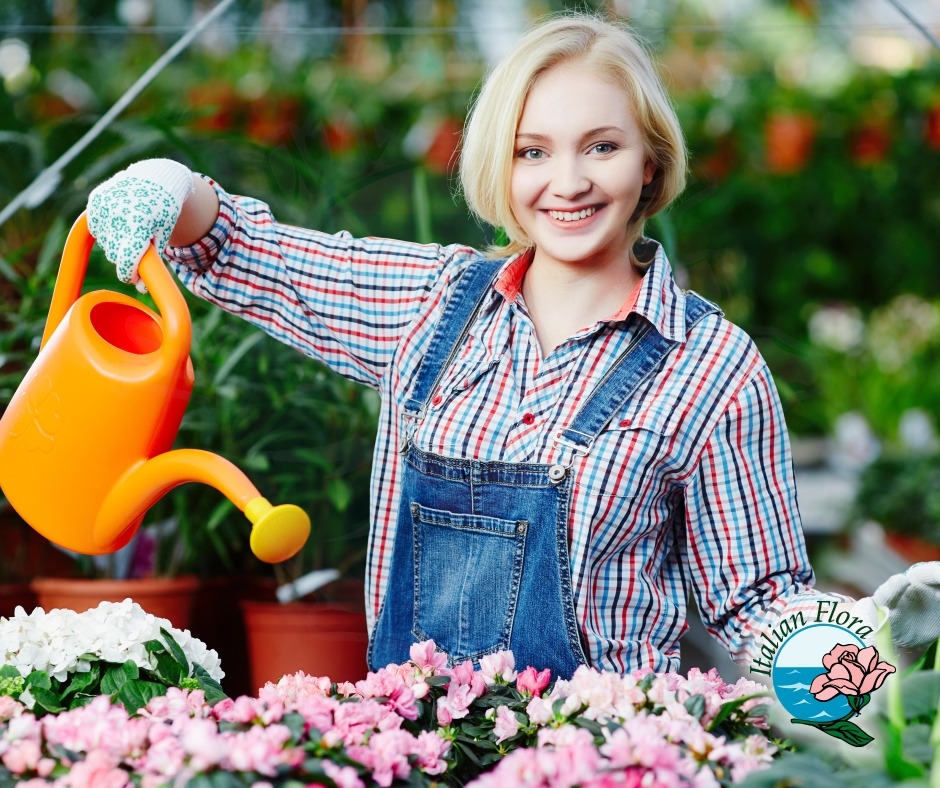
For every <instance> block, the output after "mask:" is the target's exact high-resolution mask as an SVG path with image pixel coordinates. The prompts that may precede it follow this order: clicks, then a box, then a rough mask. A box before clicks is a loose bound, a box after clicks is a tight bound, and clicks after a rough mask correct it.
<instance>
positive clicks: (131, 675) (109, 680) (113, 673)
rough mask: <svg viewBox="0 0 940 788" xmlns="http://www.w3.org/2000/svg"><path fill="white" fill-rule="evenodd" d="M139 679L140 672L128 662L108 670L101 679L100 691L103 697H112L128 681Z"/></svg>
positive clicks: (133, 664) (134, 665)
mask: <svg viewBox="0 0 940 788" xmlns="http://www.w3.org/2000/svg"><path fill="white" fill-rule="evenodd" d="M139 678H140V670H139V668H138V667H137V665H136V664H135V663H133V662H131V661H130V660H128V661H127V662H125V663H123V664H121V665H115V666H114V667H113V668H108V669H107V670H106V671H105V674H104V676H102V677H101V691H102V693H104V694H105V695H114V693H115V692H119V691H120V689H121V687H123V686H124V685H125V684H126V683H127V682H128V681H134V680H136V679H139Z"/></svg>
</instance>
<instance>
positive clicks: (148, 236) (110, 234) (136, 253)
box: [87, 174, 182, 292]
mask: <svg viewBox="0 0 940 788" xmlns="http://www.w3.org/2000/svg"><path fill="white" fill-rule="evenodd" d="M181 210H182V206H181V205H180V204H179V203H178V202H177V200H176V199H175V198H174V197H173V195H172V194H170V192H169V191H167V190H166V189H165V188H164V187H163V186H161V185H160V184H158V183H154V182H153V181H149V180H144V179H143V178H136V177H133V176H129V177H128V176H124V177H122V175H121V174H118V175H117V176H115V177H114V178H112V179H111V180H109V181H105V182H104V183H102V184H101V185H100V186H98V187H97V188H96V189H94V190H93V191H92V193H91V194H90V195H89V197H88V207H87V217H88V229H89V231H90V232H91V234H92V235H93V236H94V237H95V240H96V241H97V242H98V245H99V246H100V247H101V248H102V250H103V251H104V254H105V257H107V258H108V260H109V261H110V262H112V263H113V264H114V265H115V266H116V267H117V275H118V279H120V280H121V281H122V282H127V283H128V284H134V285H137V289H138V290H140V291H141V292H145V288H144V286H143V282H141V281H140V276H139V275H138V273H137V266H138V265H139V263H140V260H141V258H142V257H143V256H144V252H146V251H147V247H148V246H149V245H150V243H151V241H153V242H155V244H156V248H157V251H158V252H160V253H162V252H163V249H164V248H165V247H166V245H167V242H168V241H169V238H170V233H171V232H172V231H173V227H174V226H175V225H176V221H177V219H179V215H180V211H181Z"/></svg>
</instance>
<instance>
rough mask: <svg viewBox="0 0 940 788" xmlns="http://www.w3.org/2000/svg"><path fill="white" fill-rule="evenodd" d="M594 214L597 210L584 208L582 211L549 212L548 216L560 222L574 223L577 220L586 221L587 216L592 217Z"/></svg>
mask: <svg viewBox="0 0 940 788" xmlns="http://www.w3.org/2000/svg"><path fill="white" fill-rule="evenodd" d="M596 212H597V208H585V209H584V210H582V211H549V212H548V215H549V216H551V217H552V218H553V219H558V220H559V221H562V222H574V221H577V220H578V219H587V217H588V216H593V215H594V214H595V213H596Z"/></svg>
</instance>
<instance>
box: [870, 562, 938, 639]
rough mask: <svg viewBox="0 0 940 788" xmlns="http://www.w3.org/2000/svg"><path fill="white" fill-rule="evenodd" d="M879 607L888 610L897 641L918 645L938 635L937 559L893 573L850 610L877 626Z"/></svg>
mask: <svg viewBox="0 0 940 788" xmlns="http://www.w3.org/2000/svg"><path fill="white" fill-rule="evenodd" d="M879 607H880V608H882V609H883V610H884V612H885V613H887V621H888V623H889V624H890V626H891V640H893V641H894V643H895V644H896V645H898V646H904V647H906V648H921V647H923V646H926V645H928V644H929V643H932V642H933V641H935V640H937V638H940V561H928V562H925V563H921V564H914V565H912V566H911V567H910V568H908V570H907V571H906V572H903V573H902V574H898V575H892V576H891V577H889V578H888V579H887V580H885V582H884V583H882V584H881V585H880V586H878V588H876V589H875V592H874V593H873V594H872V595H871V596H870V597H865V598H864V599H860V600H859V601H858V602H856V603H855V605H854V607H853V608H852V613H853V615H857V616H860V617H862V618H864V619H865V620H866V621H868V622H870V623H871V624H872V626H873V627H874V628H875V629H876V630H877V628H878V625H879V623H880V620H881V619H880V618H879V616H878V608H879Z"/></svg>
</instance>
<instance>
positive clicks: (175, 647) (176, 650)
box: [160, 627, 189, 676]
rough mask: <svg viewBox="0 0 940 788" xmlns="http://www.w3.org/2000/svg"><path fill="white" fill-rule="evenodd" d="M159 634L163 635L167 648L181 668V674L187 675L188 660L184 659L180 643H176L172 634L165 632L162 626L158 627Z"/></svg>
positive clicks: (184, 655)
mask: <svg viewBox="0 0 940 788" xmlns="http://www.w3.org/2000/svg"><path fill="white" fill-rule="evenodd" d="M160 634H161V635H163V639H164V640H165V641H166V645H167V648H169V649H170V653H171V654H172V655H173V659H175V660H176V661H177V662H179V664H180V667H181V668H182V669H183V675H184V676H188V675H189V660H187V659H186V654H185V653H184V652H183V649H181V648H180V644H179V643H177V642H176V641H175V640H174V639H173V636H172V635H171V634H170V633H169V632H167V631H166V630H165V629H164V628H163V627H160Z"/></svg>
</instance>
